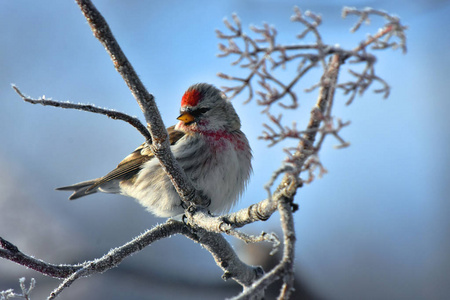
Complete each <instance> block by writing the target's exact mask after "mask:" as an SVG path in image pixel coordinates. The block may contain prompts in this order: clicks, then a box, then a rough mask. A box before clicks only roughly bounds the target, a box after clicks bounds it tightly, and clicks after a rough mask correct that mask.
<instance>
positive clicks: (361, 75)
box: [216, 7, 406, 181]
mask: <svg viewBox="0 0 450 300" xmlns="http://www.w3.org/2000/svg"><path fill="white" fill-rule="evenodd" d="M350 15H355V16H358V17H359V19H358V21H357V22H356V24H355V25H354V26H353V27H352V29H351V32H355V31H357V30H358V29H359V28H360V27H361V25H362V24H363V23H367V24H368V23H370V18H371V17H373V16H378V17H383V18H384V19H385V20H386V23H385V24H384V26H383V27H382V28H381V29H380V30H379V31H378V32H377V33H375V34H373V35H369V36H368V37H367V38H366V39H364V40H363V41H361V42H360V43H359V44H358V45H357V46H356V47H355V48H353V49H343V48H341V47H340V46H339V45H335V44H327V43H325V42H324V40H323V38H322V35H321V34H320V32H319V30H318V27H319V26H320V25H321V24H322V18H321V16H319V15H317V14H315V13H312V12H310V11H306V12H304V13H302V12H301V11H300V9H299V8H298V7H295V8H294V15H293V16H292V17H291V21H292V22H298V23H300V24H301V25H302V27H303V29H301V32H300V33H299V34H298V35H297V36H296V38H297V39H299V40H300V42H299V43H298V44H287V45H286V44H281V43H279V42H278V41H277V31H276V29H275V28H274V27H272V26H269V25H268V24H263V25H262V26H261V27H257V26H250V30H251V31H252V32H253V33H254V34H253V35H254V36H255V37H252V36H250V35H249V34H247V33H245V32H244V31H243V29H242V24H241V21H240V20H239V18H238V16H237V15H236V14H233V15H232V20H233V22H230V21H228V20H227V19H225V20H224V24H225V26H226V27H227V29H228V30H229V33H223V32H222V31H220V30H216V33H217V37H218V38H220V39H222V40H225V41H226V42H227V45H225V44H224V43H221V44H219V50H220V51H221V53H220V54H219V55H218V56H219V57H228V56H230V57H231V56H234V57H236V56H237V59H236V60H235V61H233V62H232V63H231V64H232V65H239V66H240V67H241V68H243V69H245V70H248V73H247V74H248V75H247V76H244V77H237V76H232V75H227V74H223V73H219V74H218V76H219V77H221V78H223V79H226V80H229V81H234V82H236V83H237V85H234V86H226V87H223V89H224V91H226V92H227V93H228V94H229V97H230V98H234V97H236V96H237V95H238V94H240V93H242V92H243V91H244V90H246V89H247V91H248V97H247V100H246V101H245V102H249V101H250V100H251V99H252V98H254V95H255V94H256V95H258V98H257V104H258V105H260V106H262V108H263V109H262V111H263V112H265V113H266V114H267V117H268V121H269V124H271V125H269V124H264V125H263V126H264V129H263V132H262V135H261V136H260V139H263V140H267V141H268V142H269V146H273V145H275V144H278V143H280V142H282V141H284V140H286V139H297V140H304V137H303V136H304V134H305V133H306V131H305V130H299V129H298V127H297V123H296V121H295V120H293V121H292V125H291V126H288V125H285V124H283V123H282V116H283V115H282V114H279V115H278V116H274V115H273V114H271V113H270V109H271V107H272V106H273V104H275V103H278V105H279V106H281V107H282V108H284V109H295V108H297V106H298V105H299V96H298V94H297V93H298V91H297V90H298V88H297V84H298V82H299V81H300V79H301V78H302V77H303V76H304V75H305V74H306V73H308V72H309V71H310V70H311V69H313V68H315V67H321V68H322V69H323V72H324V73H325V72H326V71H327V69H328V59H329V58H330V57H331V56H333V55H339V60H340V62H341V63H340V68H342V64H343V63H344V62H348V63H350V64H351V65H350V67H348V68H347V71H348V72H349V74H351V75H352V76H353V77H354V80H350V81H347V82H337V83H336V86H335V88H337V89H341V90H342V91H343V92H344V95H348V98H347V102H346V104H347V105H348V104H351V103H352V102H353V100H354V99H355V97H356V95H363V94H364V92H365V91H366V90H367V89H368V88H369V87H371V86H372V85H373V84H374V83H378V85H380V87H379V88H376V89H374V92H375V93H381V94H382V95H383V97H384V98H386V97H388V96H389V92H390V87H389V85H388V84H387V83H386V81H385V80H383V79H382V78H381V77H379V76H378V75H376V73H375V68H374V65H375V62H376V57H375V55H373V54H372V53H370V50H382V49H387V48H391V49H397V48H401V49H402V50H403V52H406V36H405V32H404V31H405V30H406V27H405V26H403V25H402V24H400V20H399V18H397V17H395V16H391V15H389V14H388V13H386V12H384V11H379V10H375V9H372V8H365V9H362V10H358V9H356V8H349V7H345V8H344V9H343V11H342V16H343V17H344V18H345V17H347V16H350ZM306 39H308V41H310V40H311V39H312V40H313V41H314V42H312V43H303V40H306ZM369 46H370V48H369ZM288 63H289V65H290V66H296V72H292V73H293V74H294V76H292V77H291V78H290V79H288V80H284V81H283V80H282V79H281V78H279V77H280V76H277V75H279V74H280V70H279V69H280V67H281V68H282V69H285V68H286V65H287V64H288ZM358 69H362V71H358ZM241 73H242V72H241ZM244 73H245V72H244ZM325 80H329V78H327V77H326V76H322V77H320V78H318V79H317V83H316V84H314V85H313V86H311V87H310V88H307V89H305V90H304V91H305V92H312V91H314V90H316V89H317V88H319V87H321V86H323V85H324V84H326V82H324V81H325ZM286 98H288V99H287V100H285V99H286ZM303 98H305V97H304V96H303ZM302 101H303V102H305V101H304V100H303V99H302ZM332 106H333V103H332V101H330V103H328V105H327V109H326V111H325V112H324V113H321V112H317V117H318V118H320V119H322V120H323V124H322V126H321V127H320V128H313V129H309V130H316V131H318V134H319V138H318V142H316V143H315V145H314V146H313V152H312V153H310V155H311V160H310V161H309V163H308V164H306V165H307V167H306V168H304V171H308V172H309V179H308V181H311V180H312V178H313V177H314V176H313V174H312V172H311V171H312V169H315V168H317V167H319V169H320V172H319V175H320V174H323V173H324V171H325V169H324V168H323V166H322V164H321V163H320V161H319V159H318V152H319V150H320V147H321V145H322V143H323V141H324V138H325V136H327V135H329V134H331V135H332V136H334V137H335V138H336V139H337V141H338V142H339V144H338V145H337V146H336V147H337V148H343V147H346V146H348V145H349V143H348V142H347V141H345V139H344V138H343V137H342V136H341V135H340V130H341V129H342V128H343V127H345V126H347V125H348V124H349V122H342V121H341V120H340V119H336V120H335V118H334V117H333V116H332V115H331V110H332ZM304 141H305V140H304ZM306 142H307V141H306ZM298 150H299V149H298V148H287V149H285V152H286V153H287V155H288V157H287V160H286V161H287V162H292V155H293V153H295V152H296V151H298Z"/></svg>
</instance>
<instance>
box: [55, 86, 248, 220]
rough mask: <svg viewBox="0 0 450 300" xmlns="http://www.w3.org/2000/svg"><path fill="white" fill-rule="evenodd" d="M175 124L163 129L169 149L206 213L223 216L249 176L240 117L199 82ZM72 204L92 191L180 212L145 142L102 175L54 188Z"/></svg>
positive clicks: (158, 211) (163, 212) (157, 210)
mask: <svg viewBox="0 0 450 300" xmlns="http://www.w3.org/2000/svg"><path fill="white" fill-rule="evenodd" d="M180 113H181V115H180V116H179V117H178V118H177V119H178V120H179V122H178V123H177V124H176V125H175V126H172V127H169V128H167V131H168V133H169V138H170V144H171V147H170V149H171V150H172V152H173V154H174V156H175V159H176V160H177V161H178V163H179V164H180V166H181V167H182V168H183V169H184V171H185V172H186V175H187V176H188V177H189V178H190V179H191V180H192V183H193V184H194V186H195V187H196V189H198V190H200V191H201V192H202V193H203V194H204V195H205V196H207V197H209V199H210V200H211V203H210V205H209V210H210V211H211V212H213V213H223V212H227V211H229V209H230V208H231V207H232V206H233V205H234V204H235V203H236V201H237V200H238V199H239V198H240V196H241V194H242V192H243V191H244V189H245V187H246V185H247V182H248V180H249V177H250V173H251V172H252V166H251V159H252V153H251V149H250V145H249V143H248V140H247V138H246V136H245V134H244V133H243V132H242V131H241V122H240V119H239V116H238V115H237V113H236V111H235V110H234V108H233V106H232V104H231V102H230V101H229V100H228V99H227V98H226V96H225V94H224V93H222V92H221V91H220V90H219V89H217V88H216V87H214V86H212V85H210V84H206V83H198V84H195V85H192V86H191V87H189V88H188V89H187V91H186V92H185V93H184V95H183V97H182V99H181V109H180ZM57 190H62V191H74V192H73V194H72V195H71V196H70V197H69V199H70V200H74V199H77V198H80V197H84V196H87V195H90V194H94V193H97V192H103V193H113V194H121V195H125V196H129V197H132V198H135V199H137V201H138V202H139V203H140V204H141V205H143V206H144V207H146V208H147V210H149V211H150V212H152V213H153V214H155V215H156V216H159V217H173V216H177V215H180V214H182V213H184V208H183V205H182V203H183V202H182V201H181V198H180V197H179V195H178V193H177V192H176V190H175V188H174V187H173V185H172V183H171V181H170V179H169V178H168V177H167V175H166V173H165V172H164V170H163V169H162V168H161V166H160V164H159V161H158V159H157V158H155V157H154V155H153V153H152V151H151V150H150V148H149V145H148V144H147V143H143V144H142V145H141V146H139V147H138V148H137V149H136V150H134V151H133V152H132V153H131V154H130V155H128V156H127V157H125V159H123V160H122V161H121V162H120V163H119V165H118V166H117V168H115V169H114V170H112V171H111V172H109V173H108V174H106V175H105V176H103V177H101V178H97V179H93V180H88V181H84V182H80V183H77V184H74V185H70V186H65V187H60V188H57Z"/></svg>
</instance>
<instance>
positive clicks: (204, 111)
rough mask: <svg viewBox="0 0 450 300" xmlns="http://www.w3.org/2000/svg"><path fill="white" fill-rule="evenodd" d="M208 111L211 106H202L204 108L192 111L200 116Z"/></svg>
mask: <svg viewBox="0 0 450 300" xmlns="http://www.w3.org/2000/svg"><path fill="white" fill-rule="evenodd" d="M207 111H209V108H207V107H202V108H199V109H196V110H194V111H192V112H191V114H193V115H194V116H200V115H203V114H204V113H206V112H207Z"/></svg>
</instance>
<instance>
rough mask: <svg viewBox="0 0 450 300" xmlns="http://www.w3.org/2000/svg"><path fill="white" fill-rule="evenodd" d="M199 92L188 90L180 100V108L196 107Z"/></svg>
mask: <svg viewBox="0 0 450 300" xmlns="http://www.w3.org/2000/svg"><path fill="white" fill-rule="evenodd" d="M200 98H201V96H200V92H199V91H197V90H190V91H186V93H184V95H183V98H181V106H192V107H193V106H197V104H198V102H199V101H200Z"/></svg>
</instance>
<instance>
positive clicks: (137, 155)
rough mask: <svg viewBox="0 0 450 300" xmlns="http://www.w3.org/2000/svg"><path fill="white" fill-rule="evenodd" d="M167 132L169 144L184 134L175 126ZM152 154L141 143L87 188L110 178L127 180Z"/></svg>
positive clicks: (93, 187) (99, 184)
mask: <svg viewBox="0 0 450 300" xmlns="http://www.w3.org/2000/svg"><path fill="white" fill-rule="evenodd" d="M167 131H168V133H169V140H170V144H171V145H174V144H176V143H177V142H178V141H179V140H180V139H181V138H182V137H183V136H184V135H185V133H184V132H183V131H179V130H175V126H171V127H169V128H167ZM153 157H154V155H153V152H152V150H150V147H149V146H148V144H147V143H143V144H142V145H140V146H139V147H137V148H136V150H134V151H133V152H132V153H131V154H130V155H128V156H127V157H125V158H124V159H123V160H122V161H121V162H120V163H119V164H118V165H117V168H115V169H114V170H112V171H111V172H109V173H108V174H106V175H105V176H103V177H102V178H100V179H99V180H98V181H97V182H95V184H93V185H92V186H90V187H89V189H88V190H87V191H89V190H93V189H95V188H97V187H99V186H101V185H102V184H104V183H106V182H109V181H111V180H115V179H119V180H127V179H130V178H132V177H133V176H134V175H136V174H137V173H138V172H139V170H140V169H141V168H142V166H143V164H144V163H145V162H147V161H149V160H151V159H153Z"/></svg>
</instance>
